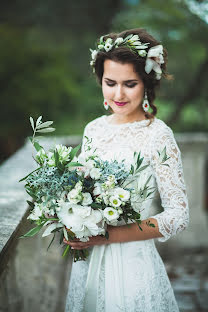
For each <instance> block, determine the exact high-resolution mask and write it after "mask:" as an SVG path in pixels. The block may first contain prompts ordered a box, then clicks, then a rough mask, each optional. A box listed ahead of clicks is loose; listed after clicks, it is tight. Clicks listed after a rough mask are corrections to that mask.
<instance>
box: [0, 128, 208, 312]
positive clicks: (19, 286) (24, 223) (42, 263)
mask: <svg viewBox="0 0 208 312" xmlns="http://www.w3.org/2000/svg"><path fill="white" fill-rule="evenodd" d="M175 137H176V140H177V143H178V145H179V148H180V150H181V153H182V162H183V168H184V176H185V182H186V185H187V193H188V199H189V206H190V224H189V227H188V229H187V230H186V231H184V232H182V233H180V234H179V235H177V236H176V237H174V238H171V239H170V240H168V241H167V242H166V243H159V244H158V243H157V246H158V249H159V251H160V252H161V253H163V252H167V250H172V249H173V247H174V248H180V247H181V248H184V247H196V246H207V245H208V240H207V234H208V230H207V223H208V222H207V210H206V209H207V208H208V207H205V202H206V201H205V198H206V190H207V188H208V176H207V173H206V171H207V168H208V148H207V146H208V144H207V143H208V134H204V133H187V134H176V135H175ZM80 141H81V137H79V136H73V137H60V138H55V139H51V140H49V139H48V140H47V139H44V142H43V144H44V146H47V147H49V146H51V145H53V143H62V144H66V145H72V146H74V145H77V144H78V143H80ZM32 152H33V147H32V145H31V144H30V142H27V143H26V144H25V145H24V146H23V147H22V148H21V149H20V150H19V151H18V152H17V153H15V154H14V155H13V156H12V157H10V158H9V159H8V160H7V161H5V162H4V163H3V164H2V166H1V167H0V185H1V187H0V311H9V312H10V311H16V310H18V311H21V312H28V311H30V312H33V311H37V310H38V311H40V312H42V311H44V312H45V311H50V312H56V311H59V312H62V311H64V303H65V296H66V291H67V286H68V281H69V276H70V269H71V259H69V258H66V259H63V258H62V257H61V253H62V249H61V246H60V245H59V242H58V239H57V240H56V239H55V241H54V243H53V245H52V246H51V248H50V249H49V251H48V252H47V251H46V249H47V246H48V244H49V242H50V240H51V237H45V238H42V237H41V233H40V234H39V235H38V236H35V237H33V238H28V239H26V238H25V239H18V237H19V236H20V235H22V234H24V233H26V232H27V231H28V230H29V229H30V228H31V225H30V222H29V221H28V220H27V215H28V211H29V208H28V205H27V203H26V200H27V199H29V196H28V195H27V194H26V193H25V190H24V183H18V180H19V179H21V178H22V177H24V176H25V175H26V174H27V173H29V172H30V171H31V170H32V169H33V168H35V162H34V161H33V159H32V157H31V155H32ZM158 203H159V201H158V200H155V201H154V211H155V212H157V211H158V209H160V208H159V207H157V206H159V204H158Z"/></svg>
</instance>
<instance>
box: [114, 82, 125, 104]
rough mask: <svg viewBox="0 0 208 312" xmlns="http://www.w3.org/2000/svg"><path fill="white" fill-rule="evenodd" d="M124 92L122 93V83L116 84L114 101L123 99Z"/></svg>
mask: <svg viewBox="0 0 208 312" xmlns="http://www.w3.org/2000/svg"><path fill="white" fill-rule="evenodd" d="M124 98H125V94H124V89H123V86H122V85H117V87H116V90H115V98H114V100H115V101H118V102H121V101H122V100H124Z"/></svg>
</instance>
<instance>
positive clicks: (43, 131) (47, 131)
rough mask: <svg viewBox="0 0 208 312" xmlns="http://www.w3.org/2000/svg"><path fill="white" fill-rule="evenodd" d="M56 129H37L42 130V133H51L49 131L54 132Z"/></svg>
mask: <svg viewBox="0 0 208 312" xmlns="http://www.w3.org/2000/svg"><path fill="white" fill-rule="evenodd" d="M55 130H56V129H55V128H45V129H42V130H37V132H40V133H49V132H53V131H55Z"/></svg>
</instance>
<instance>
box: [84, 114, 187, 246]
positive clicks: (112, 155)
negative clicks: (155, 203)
mask: <svg viewBox="0 0 208 312" xmlns="http://www.w3.org/2000/svg"><path fill="white" fill-rule="evenodd" d="M149 122H150V121H149V120H141V121H135V122H133V123H124V124H119V125H118V124H111V123H110V122H109V117H108V116H106V115H103V116H101V117H99V118H96V119H95V120H93V121H91V122H90V123H88V124H87V126H86V127H85V130H84V135H83V145H82V153H83V152H84V145H85V143H86V137H88V138H89V139H91V141H92V142H91V144H92V147H93V148H96V153H97V154H98V155H99V156H100V157H102V158H103V159H117V160H118V161H119V160H120V161H121V160H123V159H125V161H126V164H127V165H128V164H129V165H130V164H131V163H132V162H133V155H134V152H135V151H136V152H139V151H140V152H141V154H142V156H143V157H144V162H146V163H150V166H149V167H148V171H147V174H152V176H153V182H152V183H153V184H154V185H155V186H156V188H157V189H158V191H159V194H160V197H161V204H162V207H163V209H164V211H162V212H161V213H158V214H156V215H154V216H151V217H153V218H155V219H156V220H157V222H158V227H159V231H160V233H161V234H162V235H163V237H160V238H158V240H159V241H161V242H164V241H166V240H167V239H169V238H170V237H171V236H173V235H175V234H177V233H179V232H181V231H182V230H184V229H185V228H186V227H187V225H188V222H189V209H188V199H187V194H186V186H185V183H184V176H183V168H182V161H181V152H180V150H179V148H178V145H177V143H176V141H175V138H174V135H173V131H172V130H171V128H170V127H168V126H167V125H166V124H165V123H164V122H163V121H162V120H160V119H158V118H156V117H155V118H154V120H153V122H152V123H151V124H150V125H149ZM165 146H166V153H167V156H168V157H170V158H169V159H168V160H167V164H169V166H164V165H161V163H160V162H159V154H158V151H162V150H163V148H164V147H165ZM151 203H152V199H151V200H148V202H147V203H145V209H144V211H143V213H142V215H141V216H142V218H143V219H145V218H147V217H150V215H149V208H150V206H151Z"/></svg>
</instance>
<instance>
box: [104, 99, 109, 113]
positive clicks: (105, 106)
mask: <svg viewBox="0 0 208 312" xmlns="http://www.w3.org/2000/svg"><path fill="white" fill-rule="evenodd" d="M103 106H104V108H105V109H106V110H108V107H109V105H108V102H107V101H106V99H104V101H103Z"/></svg>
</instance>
